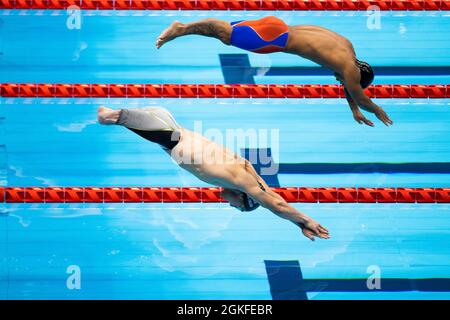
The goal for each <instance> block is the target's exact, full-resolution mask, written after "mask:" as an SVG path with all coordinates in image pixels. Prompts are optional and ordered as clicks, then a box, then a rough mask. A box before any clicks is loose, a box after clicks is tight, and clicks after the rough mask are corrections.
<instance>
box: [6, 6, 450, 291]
mask: <svg viewBox="0 0 450 320" xmlns="http://www.w3.org/2000/svg"><path fill="white" fill-rule="evenodd" d="M83 14H84V16H83V23H82V27H81V29H79V30H69V29H67V27H66V19H67V16H66V13H65V12H64V11H32V10H29V11H23V10H21V11H14V10H12V11H6V10H3V11H1V10H0V19H1V20H0V22H1V23H0V36H1V37H0V50H1V52H2V54H1V55H0V70H1V71H0V82H27V83H33V82H40V83H224V82H225V81H226V80H224V79H225V77H226V75H227V72H229V71H230V70H227V66H226V65H224V63H223V61H224V58H225V60H226V58H227V57H229V55H230V54H240V55H244V57H242V56H240V57H239V59H243V60H241V61H244V60H245V58H246V57H248V61H249V64H248V65H246V66H243V67H242V70H240V72H241V73H242V74H243V73H245V72H246V71H248V70H250V69H251V68H253V69H255V70H256V71H257V73H256V74H255V76H253V77H252V81H254V83H333V80H334V78H332V77H331V76H329V75H326V74H321V73H320V72H322V71H317V70H316V71H317V72H316V71H314V72H312V73H311V74H310V75H305V74H302V75H300V74H297V73H296V72H300V73H301V72H303V71H298V69H296V67H313V66H314V65H313V64H312V63H310V62H308V61H306V60H303V59H299V58H296V57H295V56H289V55H284V54H274V55H255V54H248V56H245V55H247V53H246V52H243V51H240V50H238V49H235V48H232V47H226V46H223V45H221V44H220V43H219V42H217V41H214V40H212V39H202V38H195V37H186V38H182V39H178V40H177V41H175V42H173V43H169V44H167V45H166V46H165V47H163V48H162V49H161V50H159V51H158V50H156V49H154V41H155V38H156V37H157V35H158V34H159V33H160V31H161V30H162V29H164V27H165V26H166V25H167V24H168V22H169V21H171V20H172V19H178V20H182V21H192V20H195V19H198V18H200V17H207V16H209V15H212V16H215V17H218V18H222V19H225V20H229V21H232V20H239V19H242V18H256V17H259V16H263V15H268V14H276V15H278V16H280V17H282V18H283V19H285V20H286V21H287V22H288V23H289V24H297V23H298V24H320V25H323V26H326V27H328V28H331V29H333V30H336V31H338V32H340V33H342V34H344V35H345V36H347V37H348V38H349V39H350V40H352V41H353V43H354V46H355V47H356V50H357V52H358V54H359V55H360V56H361V57H362V58H363V59H364V60H368V61H370V62H371V63H372V64H373V65H374V66H375V67H382V68H385V69H384V70H389V71H390V73H391V74H390V75H387V74H386V75H382V76H379V77H377V78H376V83H383V84H386V83H404V84H409V83H414V84H448V83H450V72H447V73H446V71H445V70H446V69H445V68H442V70H443V71H441V72H438V73H439V74H427V73H426V72H425V73H424V71H423V70H425V69H423V68H424V67H430V68H435V67H445V66H447V67H446V68H448V66H450V42H449V41H448V32H447V30H448V27H449V25H450V16H449V15H448V14H446V13H444V12H423V13H406V12H396V13H390V12H383V13H382V17H381V23H382V24H381V29H377V30H368V29H367V28H366V27H365V25H366V20H367V17H366V16H365V15H366V13H364V12H347V13H339V12H338V13H330V12H318V13H312V12H308V13H302V12H298V13H297V12H296V13H286V12H284V13H273V12H258V13H255V12H251V13H244V12H212V13H210V12H189V11H188V12H165V13H161V12H133V11H130V12H119V11H116V12H114V11H105V12H95V11H86V12H83ZM397 67H408V68H410V69H408V70H410V71H409V72H410V73H409V74H408V75H404V74H405V70H404V69H403V70H401V69H398V68H397ZM277 68H279V69H277ZM396 68H397V69H396ZM273 70H281V71H279V72H281V73H282V74H284V75H279V76H275V75H270V72H271V71H272V72H273ZM414 70H416V73H414ZM427 70H428V71H427V72H429V70H431V69H427ZM432 70H434V71H433V72H434V73H436V69H432ZM235 76H236V75H234V76H233V77H235ZM247 79H248V78H247ZM237 80H239V79H237ZM376 102H377V103H378V104H380V105H381V106H383V108H384V109H385V110H386V112H387V113H388V114H389V115H390V116H391V118H392V119H393V121H394V122H395V124H394V126H392V127H389V128H387V127H385V126H383V125H382V124H380V123H379V122H376V127H375V128H369V127H363V126H360V125H358V124H356V123H355V122H354V120H353V119H352V117H351V113H350V112H349V110H348V107H347V106H346V104H345V102H344V100H343V99H300V100H297V99H107V98H104V99H103V98H102V99H85V98H79V99H55V98H39V99H37V98H30V99H25V98H0V185H2V186H205V184H204V183H203V182H201V181H199V180H198V179H196V178H194V177H193V176H191V175H190V174H188V173H186V172H184V171H182V170H181V169H179V168H178V167H177V166H176V165H175V164H173V163H172V162H171V161H170V160H169V159H168V157H167V155H166V154H164V153H163V152H161V150H160V149H159V148H158V147H157V146H155V145H151V144H149V143H147V142H146V141H145V140H142V139H141V138H139V137H137V136H135V135H133V134H132V133H130V132H129V131H127V130H124V129H123V128H120V127H105V126H100V125H98V124H97V122H96V109H97V107H98V106H100V105H109V106H112V107H114V108H120V107H124V106H125V107H143V106H150V105H155V106H163V107H165V108H167V109H169V110H170V111H171V112H172V113H173V114H174V116H175V117H176V118H177V121H178V122H179V123H180V124H181V125H183V126H185V127H188V128H194V126H195V125H196V123H197V125H198V121H202V123H201V124H202V126H203V131H207V130H208V129H218V130H219V131H220V132H225V131H226V129H239V128H241V129H250V128H255V129H268V130H271V129H275V130H278V131H277V132H278V133H279V139H278V140H274V141H269V142H264V141H260V142H258V143H255V144H242V145H237V146H235V150H236V152H238V153H240V152H241V149H243V148H267V147H270V148H271V149H272V151H273V157H274V161H275V162H277V163H281V164H283V163H284V164H295V165H296V166H298V167H301V166H302V165H304V164H308V163H313V164H314V163H337V164H342V163H355V164H358V163H399V164H401V163H421V164H424V165H425V166H427V165H430V166H431V165H432V164H433V163H448V162H449V159H450V142H449V141H450V139H449V137H450V136H449V132H450V112H449V111H450V101H449V99H378V100H376ZM369 117H370V118H371V119H372V120H374V117H373V116H371V115H369ZM278 144H279V147H278V148H277V147H276V146H277V145H278ZM449 181H450V174H449V172H448V170H446V169H445V168H443V169H442V170H436V171H435V172H427V173H426V172H423V173H415V174H412V173H407V172H398V173H395V174H388V173H379V172H371V173H355V172H346V173H333V172H331V173H326V174H325V173H321V174H318V173H314V174H306V173H302V172H294V173H292V172H291V173H287V172H284V173H283V172H281V173H279V174H278V175H277V182H278V184H279V185H280V186H312V187H325V186H339V187H340V186H348V187H354V186H361V187H448V186H449ZM293 205H294V206H295V207H296V208H298V209H299V210H301V211H304V212H306V213H308V214H310V215H311V216H312V217H314V218H316V219H317V220H319V221H320V222H321V223H322V224H323V225H325V226H327V227H328V228H329V229H330V231H331V234H332V239H330V240H327V241H316V242H314V243H312V242H310V241H308V240H307V239H306V238H303V237H302V236H301V234H300V232H299V230H298V229H296V227H295V226H293V225H291V224H289V223H288V222H286V221H282V220H281V219H279V218H278V217H276V216H274V215H273V214H271V213H270V212H268V211H267V210H264V209H260V210H258V211H255V212H253V213H249V214H243V213H240V212H237V211H235V210H233V209H232V208H230V207H229V206H228V205H227V204H199V203H195V204H178V203H174V204H7V205H6V204H1V205H0V298H2V299H46V298H51V299H105V298H106V299H208V298H213V299H214V298H216V299H236V298H238V299H272V295H271V289H272V291H277V290H280V289H279V288H281V287H283V286H284V287H283V288H284V289H285V291H287V292H288V293H286V295H285V296H284V297H285V298H296V299H449V298H450V282H449V278H450V265H449V261H450V246H449V243H450V220H449V219H448V215H449V212H450V206H449V204H344V203H342V204H300V203H299V204H293ZM71 266H76V268H79V271H80V272H81V288H80V289H72V290H71V289H69V288H68V286H67V279H68V278H70V272H71V270H72V269H71ZM373 270H377V272H378V271H379V272H380V275H381V278H382V280H381V288H378V289H374V290H370V289H369V288H367V286H366V280H367V278H368V277H369V276H370V275H371V273H372V272H373ZM69 287H70V286H69Z"/></svg>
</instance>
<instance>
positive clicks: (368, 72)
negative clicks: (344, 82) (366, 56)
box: [356, 59, 375, 89]
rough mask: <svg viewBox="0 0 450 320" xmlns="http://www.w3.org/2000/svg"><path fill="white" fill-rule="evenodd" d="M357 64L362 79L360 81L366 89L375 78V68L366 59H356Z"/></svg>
mask: <svg viewBox="0 0 450 320" xmlns="http://www.w3.org/2000/svg"><path fill="white" fill-rule="evenodd" d="M356 66H357V67H358V69H359V73H360V74H361V81H359V83H360V84H361V87H362V88H363V89H365V88H367V87H368V86H370V84H371V83H372V81H373V78H375V74H374V73H373V69H372V67H371V66H370V64H368V63H367V62H365V61H360V60H358V59H356Z"/></svg>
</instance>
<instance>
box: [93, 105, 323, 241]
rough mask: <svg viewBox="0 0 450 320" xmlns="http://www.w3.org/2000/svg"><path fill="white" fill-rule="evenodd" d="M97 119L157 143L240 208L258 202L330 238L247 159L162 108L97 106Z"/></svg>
mask: <svg viewBox="0 0 450 320" xmlns="http://www.w3.org/2000/svg"><path fill="white" fill-rule="evenodd" d="M98 121H99V122H100V123H101V124H110V125H121V126H124V127H126V128H128V129H130V130H131V131H133V132H135V133H136V134H138V135H140V136H141V137H143V138H145V139H147V140H149V141H151V142H154V143H157V144H158V145H160V146H161V147H162V148H163V150H165V151H166V152H167V153H168V154H169V155H170V156H171V157H172V159H173V160H175V162H177V164H178V165H179V166H180V167H181V168H183V169H185V170H187V171H189V172H190V173H192V174H193V175H195V176H196V177H197V178H199V179H200V180H202V181H204V182H206V183H209V184H212V185H216V186H219V187H222V188H223V192H222V197H223V198H224V199H226V200H228V201H229V203H230V205H231V206H233V207H235V208H237V209H239V210H241V211H253V210H256V209H257V208H258V207H259V206H260V205H261V206H263V207H264V208H267V209H269V210H270V211H272V212H273V213H275V214H276V215H278V216H280V217H281V218H284V219H287V220H289V221H291V222H293V223H294V224H295V225H297V226H298V227H300V228H301V230H302V232H303V234H304V235H305V236H306V237H308V238H309V239H311V240H314V237H319V238H323V239H328V238H329V237H330V236H329V234H328V230H327V229H326V228H324V227H322V226H321V225H320V224H319V223H317V222H316V221H314V220H313V219H312V218H310V217H309V216H307V215H306V214H304V213H302V212H300V211H298V210H297V209H295V208H294V207H292V206H291V205H289V204H288V203H287V202H286V201H285V200H284V199H283V198H282V197H281V196H280V195H278V194H277V193H275V192H273V191H272V190H271V189H270V187H269V186H268V185H267V184H266V182H265V181H264V180H263V179H262V178H261V177H260V176H259V175H258V174H257V172H256V171H255V169H254V168H253V166H252V165H251V163H250V162H249V161H247V160H246V159H244V158H242V157H241V156H239V155H237V154H235V153H234V152H232V151H230V150H229V149H227V148H225V147H223V146H221V145H218V144H217V143H214V142H213V141H211V140H209V139H207V138H205V137H204V136H202V135H200V134H198V133H195V132H192V131H190V130H187V129H186V128H183V127H181V126H180V125H178V124H177V122H176V121H175V119H174V118H173V116H172V115H171V114H170V113H169V111H167V110H166V109H164V108H159V107H149V108H142V109H127V108H123V109H121V110H113V109H110V108H107V107H100V108H99V110H98Z"/></svg>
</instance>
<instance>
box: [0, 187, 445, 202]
mask: <svg viewBox="0 0 450 320" xmlns="http://www.w3.org/2000/svg"><path fill="white" fill-rule="evenodd" d="M221 190H222V189H221V188H217V187H206V188H201V187H0V202H4V203H114V202H115V203H121V202H125V203H131V202H139V203H142V202H144V203H194V202H202V203H213V202H225V200H224V199H222V198H221V197H220V192H221ZM272 190H273V191H274V192H276V193H278V194H279V195H281V196H282V197H283V198H284V199H285V200H286V201H288V202H309V203H315V202H319V203H450V188H352V187H350V188H337V187H328V188H310V187H279V188H272Z"/></svg>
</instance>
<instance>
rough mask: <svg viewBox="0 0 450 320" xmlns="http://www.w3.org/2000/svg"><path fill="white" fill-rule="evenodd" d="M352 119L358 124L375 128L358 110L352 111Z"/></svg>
mask: <svg viewBox="0 0 450 320" xmlns="http://www.w3.org/2000/svg"><path fill="white" fill-rule="evenodd" d="M353 119H355V120H356V122H358V123H359V124H363V123H365V124H366V125H368V126H370V127H373V126H375V125H374V124H373V122H372V121H370V120H369V119H367V118H366V117H364V115H363V114H362V113H361V111H359V109H355V110H353Z"/></svg>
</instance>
